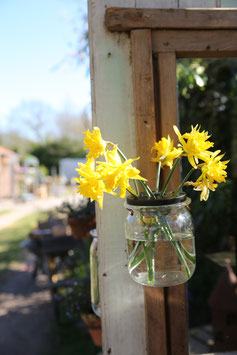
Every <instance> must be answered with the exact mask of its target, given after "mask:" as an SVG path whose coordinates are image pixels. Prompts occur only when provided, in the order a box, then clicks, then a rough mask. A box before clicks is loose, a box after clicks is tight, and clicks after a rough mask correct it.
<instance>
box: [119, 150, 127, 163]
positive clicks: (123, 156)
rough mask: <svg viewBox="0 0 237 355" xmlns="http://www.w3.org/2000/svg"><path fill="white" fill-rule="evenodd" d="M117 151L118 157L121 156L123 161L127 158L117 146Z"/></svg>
mask: <svg viewBox="0 0 237 355" xmlns="http://www.w3.org/2000/svg"><path fill="white" fill-rule="evenodd" d="M117 151H118V153H119V155H120V157H121V158H122V159H123V160H124V161H126V160H127V158H126V157H125V155H124V154H123V152H122V151H121V150H120V149H119V147H117Z"/></svg>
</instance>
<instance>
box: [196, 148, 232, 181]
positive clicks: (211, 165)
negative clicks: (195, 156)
mask: <svg viewBox="0 0 237 355" xmlns="http://www.w3.org/2000/svg"><path fill="white" fill-rule="evenodd" d="M219 153H220V150H217V151H215V152H213V153H211V155H210V156H209V158H207V159H206V164H204V165H203V166H202V175H203V176H207V178H208V179H209V180H211V181H216V182H218V183H221V182H225V181H226V180H225V178H226V177H227V172H226V168H227V164H228V163H229V160H226V161H221V159H222V158H223V156H224V154H222V155H218V154H219Z"/></svg>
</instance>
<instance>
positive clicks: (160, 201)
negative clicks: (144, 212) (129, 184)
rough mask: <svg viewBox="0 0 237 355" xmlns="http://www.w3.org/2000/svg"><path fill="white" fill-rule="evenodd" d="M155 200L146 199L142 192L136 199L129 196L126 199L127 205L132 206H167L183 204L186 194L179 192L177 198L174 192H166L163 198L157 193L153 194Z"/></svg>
mask: <svg viewBox="0 0 237 355" xmlns="http://www.w3.org/2000/svg"><path fill="white" fill-rule="evenodd" d="M154 195H155V196H156V199H154V198H151V197H148V196H147V195H146V194H145V193H144V192H142V193H140V194H139V196H138V197H137V198H135V197H133V196H132V195H129V196H128V197H127V204H128V205H132V206H167V205H173V204H175V203H180V202H184V201H185V200H186V193H185V192H180V193H179V194H178V196H175V195H174V192H173V191H172V192H167V193H166V194H165V195H164V196H162V197H161V196H160V194H159V193H154Z"/></svg>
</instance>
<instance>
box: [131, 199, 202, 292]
mask: <svg viewBox="0 0 237 355" xmlns="http://www.w3.org/2000/svg"><path fill="white" fill-rule="evenodd" d="M190 202H191V200H190V199H189V198H187V197H186V195H185V194H184V193H182V194H179V196H177V197H174V196H173V195H172V194H166V195H165V197H164V198H161V197H159V196H158V197H157V199H149V198H147V197H146V196H144V195H140V196H139V198H138V199H134V198H133V197H131V196H130V197H128V198H127V203H126V204H125V207H126V209H127V210H128V216H127V219H126V223H125V235H126V239H127V254H128V271H129V274H130V276H131V277H132V279H133V280H134V281H136V282H138V283H139V284H142V285H145V286H161V287H166V286H174V285H178V284H181V283H184V282H186V281H187V280H189V279H190V277H191V276H192V275H193V273H194V270H195V265H196V258H195V243H194V235H193V223H192V217H191V214H190V212H189V207H188V206H189V204H190Z"/></svg>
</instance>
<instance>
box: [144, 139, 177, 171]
mask: <svg viewBox="0 0 237 355" xmlns="http://www.w3.org/2000/svg"><path fill="white" fill-rule="evenodd" d="M153 150H156V157H155V158H152V161H153V162H157V163H161V167H163V166H165V165H167V166H169V168H170V169H171V168H172V166H173V161H174V159H176V158H178V157H179V156H180V155H181V154H182V152H183V150H182V149H181V148H178V149H177V148H174V146H173V140H171V139H170V136H169V135H168V138H161V140H160V141H159V142H156V143H155V145H154V146H153V147H152V148H151V151H153Z"/></svg>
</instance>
